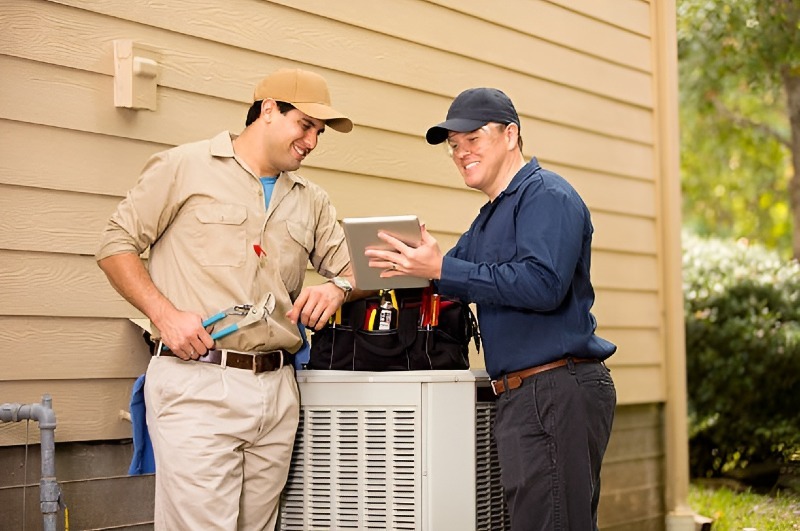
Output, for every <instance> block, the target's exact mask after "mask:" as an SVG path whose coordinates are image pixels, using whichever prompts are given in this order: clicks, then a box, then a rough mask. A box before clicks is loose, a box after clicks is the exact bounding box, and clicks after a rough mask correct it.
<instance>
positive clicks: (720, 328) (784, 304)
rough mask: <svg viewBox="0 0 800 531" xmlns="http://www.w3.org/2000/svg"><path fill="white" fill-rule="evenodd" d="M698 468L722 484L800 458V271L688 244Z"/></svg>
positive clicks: (732, 249) (723, 248)
mask: <svg viewBox="0 0 800 531" xmlns="http://www.w3.org/2000/svg"><path fill="white" fill-rule="evenodd" d="M683 241H684V244H683V247H684V249H683V276H684V279H683V291H684V307H685V313H686V358H687V359H686V361H687V374H688V376H687V378H688V391H689V423H690V425H689V437H690V462H691V467H692V474H693V475H694V476H695V477H712V476H721V475H725V474H727V473H730V472H732V471H735V470H737V469H742V468H746V467H748V466H753V465H756V464H759V465H760V464H764V463H781V462H786V461H789V460H794V459H798V456H800V300H798V299H800V265H798V263H797V261H792V262H788V263H787V262H781V260H780V259H779V258H778V255H777V254H776V253H773V252H771V251H767V250H765V249H764V248H762V247H759V246H755V245H747V244H746V243H742V242H737V243H733V242H724V241H721V240H715V239H708V240H706V239H700V238H698V237H696V236H693V235H690V234H684V238H683Z"/></svg>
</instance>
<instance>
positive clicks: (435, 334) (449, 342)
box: [308, 289, 480, 371]
mask: <svg viewBox="0 0 800 531" xmlns="http://www.w3.org/2000/svg"><path fill="white" fill-rule="evenodd" d="M388 297H389V296H388V295H385V296H384V297H383V300H389V298H388ZM381 302H382V298H381V297H369V298H366V299H360V300H356V301H352V302H349V303H347V304H344V305H343V306H342V310H341V316H340V322H339V323H336V322H329V323H328V324H327V325H326V326H325V328H323V329H321V330H319V331H315V332H314V333H313V335H312V336H311V359H310V360H309V363H308V368H309V369H334V370H347V371H408V370H431V369H468V368H469V342H470V340H472V341H474V342H475V347H476V349H478V351H480V334H479V332H478V323H477V321H476V320H475V316H474V315H473V313H472V310H471V309H470V307H469V306H468V305H467V304H463V303H462V302H461V301H459V300H456V299H450V298H447V297H440V298H439V302H438V306H439V312H438V323H436V324H435V325H434V324H430V323H428V321H427V320H426V319H425V316H424V315H423V314H424V313H426V312H427V313H428V315H430V290H429V289H425V290H423V289H402V290H395V299H394V302H395V303H396V308H395V309H396V310H397V311H396V312H395V315H394V318H393V322H392V325H391V327H390V329H388V330H377V329H375V328H377V324H373V325H372V328H373V329H370V328H371V327H370V315H371V313H372V311H373V310H375V311H376V312H380V310H381ZM426 303H427V307H426ZM423 308H425V309H423ZM332 321H334V320H333V319H332ZM373 321H374V320H373ZM434 322H435V320H434Z"/></svg>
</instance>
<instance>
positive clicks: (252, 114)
mask: <svg viewBox="0 0 800 531" xmlns="http://www.w3.org/2000/svg"><path fill="white" fill-rule="evenodd" d="M263 101H264V100H256V101H254V102H253V104H252V105H251V106H250V109H249V110H248V111H247V120H245V122H244V126H245V127H247V126H248V125H250V124H251V123H253V122H255V121H256V120H258V117H259V116H261V102H263ZM275 103H277V104H278V111H280V113H281V114H286V113H287V112H289V111H291V110H292V109H294V108H295V106H294V105H292V104H291V103H286V102H285V101H276V102H275Z"/></svg>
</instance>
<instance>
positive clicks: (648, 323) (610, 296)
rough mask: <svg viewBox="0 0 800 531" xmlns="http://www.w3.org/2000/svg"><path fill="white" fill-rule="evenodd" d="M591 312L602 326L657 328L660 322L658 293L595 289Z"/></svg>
mask: <svg viewBox="0 0 800 531" xmlns="http://www.w3.org/2000/svg"><path fill="white" fill-rule="evenodd" d="M595 293H596V297H597V298H596V300H595V303H594V308H593V310H592V313H594V314H595V315H596V316H597V321H598V322H599V323H600V324H601V325H602V326H604V327H609V328H611V327H622V328H657V327H659V326H660V324H661V310H660V308H661V306H660V304H659V298H658V294H656V293H649V292H635V291H614V290H604V289H595Z"/></svg>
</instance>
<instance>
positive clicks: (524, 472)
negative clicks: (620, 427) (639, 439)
mask: <svg viewBox="0 0 800 531" xmlns="http://www.w3.org/2000/svg"><path fill="white" fill-rule="evenodd" d="M616 402H617V393H616V390H615V388H614V382H613V380H612V379H611V375H610V374H609V370H608V369H607V368H606V366H605V364H602V363H579V364H574V363H571V362H570V363H569V364H568V365H567V366H564V367H559V368H556V369H552V370H549V371H546V372H543V373H540V374H537V375H534V376H531V377H530V378H526V379H525V380H523V382H522V386H520V387H519V388H517V389H512V390H511V391H507V392H505V393H503V394H502V395H500V397H499V398H498V400H497V417H496V420H495V427H494V436H495V440H496V441H497V450H498V456H499V460H500V471H501V477H502V484H503V489H504V490H505V498H506V503H507V505H508V510H509V514H510V515H511V529H512V531H545V530H547V531H589V530H596V529H597V504H598V502H599V500H600V464H601V462H602V460H603V454H604V453H605V451H606V446H607V445H608V439H609V436H610V434H611V424H612V422H613V420H614V408H615V406H616Z"/></svg>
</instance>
